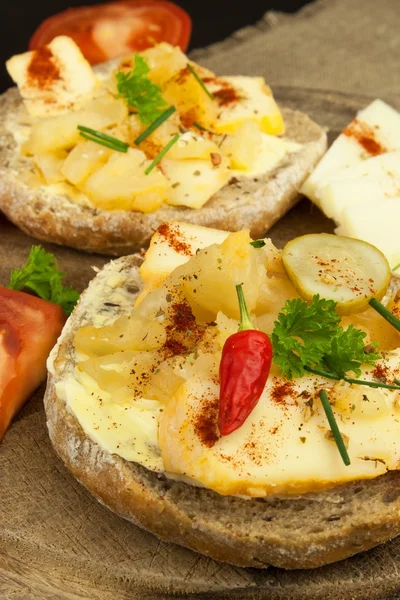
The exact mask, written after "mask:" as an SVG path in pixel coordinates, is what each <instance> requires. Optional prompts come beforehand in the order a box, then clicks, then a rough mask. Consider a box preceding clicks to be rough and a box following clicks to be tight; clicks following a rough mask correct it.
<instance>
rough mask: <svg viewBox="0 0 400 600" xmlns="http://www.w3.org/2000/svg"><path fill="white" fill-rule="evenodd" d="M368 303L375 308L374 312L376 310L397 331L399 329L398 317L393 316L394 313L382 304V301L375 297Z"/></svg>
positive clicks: (399, 320)
mask: <svg viewBox="0 0 400 600" xmlns="http://www.w3.org/2000/svg"><path fill="white" fill-rule="evenodd" d="M369 305H370V306H372V308H373V309H374V310H376V312H378V313H379V314H380V315H381V316H382V317H383V318H384V319H386V321H387V322H388V323H390V325H393V327H394V328H395V329H397V331H400V319H398V318H397V317H395V316H394V314H393V313H391V312H390V310H388V309H387V308H386V306H384V305H383V304H382V302H379V300H377V299H376V298H371V300H370V301H369Z"/></svg>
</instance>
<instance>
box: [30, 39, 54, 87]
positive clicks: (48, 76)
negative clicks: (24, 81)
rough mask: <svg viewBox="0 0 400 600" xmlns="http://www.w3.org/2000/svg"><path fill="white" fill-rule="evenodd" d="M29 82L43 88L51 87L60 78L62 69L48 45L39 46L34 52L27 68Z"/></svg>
mask: <svg viewBox="0 0 400 600" xmlns="http://www.w3.org/2000/svg"><path fill="white" fill-rule="evenodd" d="M27 73H28V80H29V84H30V85H32V86H36V87H38V88H40V89H41V90H46V89H49V88H50V87H51V86H52V85H53V83H54V82H55V81H57V80H59V79H60V69H59V67H58V65H57V61H56V59H55V57H54V55H53V53H52V51H51V50H50V48H49V47H48V46H43V47H42V48H38V49H37V50H35V51H34V52H33V54H32V58H31V61H30V63H29V65H28V69H27Z"/></svg>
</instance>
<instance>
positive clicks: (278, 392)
mask: <svg viewBox="0 0 400 600" xmlns="http://www.w3.org/2000/svg"><path fill="white" fill-rule="evenodd" d="M271 398H272V400H273V401H274V402H277V403H278V404H286V403H287V400H288V398H289V399H290V404H297V392H296V391H295V390H294V382H293V381H286V382H285V383H278V381H277V380H276V379H275V378H274V384H273V386H272V389H271Z"/></svg>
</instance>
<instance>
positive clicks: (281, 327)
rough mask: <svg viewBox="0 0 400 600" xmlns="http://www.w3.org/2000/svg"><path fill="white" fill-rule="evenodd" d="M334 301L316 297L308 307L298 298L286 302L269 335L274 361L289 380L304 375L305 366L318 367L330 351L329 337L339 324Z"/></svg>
mask: <svg viewBox="0 0 400 600" xmlns="http://www.w3.org/2000/svg"><path fill="white" fill-rule="evenodd" d="M335 306H336V304H335V302H334V301H333V300H325V299H324V298H320V297H319V296H318V295H316V296H314V297H313V300H312V303H311V304H310V305H308V304H307V302H305V301H304V300H302V299H301V298H295V299H294V300H287V301H286V304H285V306H284V307H283V309H282V311H281V312H280V313H279V315H278V320H277V321H275V324H274V330H273V332H272V336H271V338H272V344H273V350H274V362H275V363H276V364H277V365H278V366H279V367H280V369H281V371H282V374H283V375H285V376H286V377H288V379H291V378H292V377H293V376H295V377H301V376H302V375H304V365H309V366H314V365H315V364H319V363H320V362H321V360H322V357H323V356H324V355H325V354H326V353H328V352H329V349H330V346H331V341H330V340H331V337H332V335H333V334H334V332H335V329H336V328H337V325H338V323H339V321H340V317H339V315H338V314H337V313H336V310H335Z"/></svg>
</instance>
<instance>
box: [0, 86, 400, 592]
mask: <svg viewBox="0 0 400 600" xmlns="http://www.w3.org/2000/svg"><path fill="white" fill-rule="evenodd" d="M275 93H276V96H277V98H278V100H279V101H280V102H281V103H282V104H285V105H287V106H290V107H292V108H298V109H300V110H303V111H304V112H307V113H308V114H309V115H311V116H312V117H313V118H314V119H315V120H317V121H318V122H319V123H320V124H322V125H325V126H326V127H328V128H329V129H330V140H331V141H332V139H334V138H335V137H336V135H337V132H338V131H340V129H341V128H343V126H345V125H346V124H347V123H348V122H349V121H350V120H351V118H352V117H353V116H354V113H355V111H356V110H357V109H359V108H361V107H362V106H365V105H366V104H367V103H368V101H369V99H368V98H363V97H358V96H347V95H343V94H337V93H328V92H322V91H315V90H304V89H303V90H299V89H297V90H296V89H291V88H280V89H277V90H275ZM387 100H389V101H391V103H392V104H394V105H396V102H395V101H394V100H393V99H387ZM397 107H400V102H397ZM332 230H333V226H332V222H331V221H329V220H328V219H326V218H325V217H324V216H323V215H322V214H321V213H320V212H319V211H318V210H317V209H315V208H313V207H312V206H311V204H310V203H309V202H307V201H305V200H303V201H302V202H300V203H299V204H298V205H297V206H296V207H295V208H294V209H293V210H292V211H291V212H290V213H289V214H288V215H286V217H285V218H284V219H282V220H281V221H280V223H278V224H277V225H276V226H275V227H274V228H273V229H272V230H271V232H270V235H271V237H272V239H273V241H274V242H275V244H276V245H278V246H282V245H283V244H284V243H285V242H286V241H287V240H289V239H291V238H292V237H295V236H296V235H299V234H302V233H308V232H322V231H332ZM33 243H35V241H34V240H33V239H32V238H29V237H28V236H26V235H24V234H23V233H21V232H20V231H18V230H17V229H16V228H15V227H14V226H13V225H11V224H10V223H9V222H7V221H6V220H5V219H4V218H2V217H0V284H6V283H7V282H8V278H9V273H10V269H12V268H15V267H19V266H20V265H22V263H23V262H24V261H25V260H26V257H27V255H28V252H29V249H30V246H31V245H32V244H33ZM44 246H45V247H46V249H48V250H51V251H52V252H54V254H55V255H56V257H57V259H58V260H59V263H60V265H61V267H62V269H63V270H64V271H65V272H66V273H67V276H68V277H67V279H68V283H69V284H71V285H73V286H74V287H76V288H77V289H79V290H83V289H84V288H85V287H86V285H87V283H88V281H89V280H90V279H91V278H92V277H93V275H94V271H93V269H92V267H93V266H95V267H101V266H102V265H103V264H104V263H105V262H106V259H104V258H103V257H100V256H96V255H88V254H83V253H79V252H76V251H74V250H70V249H67V248H60V247H57V246H53V245H51V244H44ZM43 393H44V388H43V387H42V388H41V389H39V390H38V391H37V392H36V394H35V395H34V397H33V399H32V401H31V402H30V403H29V404H28V406H27V407H26V408H25V409H24V410H23V411H22V413H21V414H20V416H19V417H18V419H17V420H16V421H15V423H14V424H13V426H12V427H11V429H10V430H9V431H8V433H7V434H6V436H5V439H4V441H3V443H2V444H1V445H0V600H45V599H46V600H50V599H51V600H57V599H59V600H125V599H126V600H128V599H129V600H134V599H136V598H159V599H162V598H166V597H167V596H168V595H169V594H173V595H174V597H175V598H185V597H188V595H189V596H191V597H195V598H204V599H214V598H215V599H219V598H245V599H250V598H251V599H259V598H260V599H261V598H262V599H268V600H283V599H284V600H316V599H320V598H324V599H325V600H331V599H332V600H358V599H364V598H370V599H371V600H372V599H374V598H377V599H378V598H380V599H383V598H385V600H395V599H396V598H397V599H398V598H400V595H398V594H397V591H400V538H398V540H394V541H392V542H390V543H387V544H385V545H382V546H380V547H378V548H376V549H374V550H371V551H369V552H366V553H363V554H361V555H358V556H356V557H354V558H351V559H347V560H345V561H342V562H340V563H337V564H334V565H330V566H327V567H324V568H320V569H316V570H313V571H283V570H280V569H276V568H270V569H266V570H257V569H240V568H235V567H231V566H229V565H223V564H219V563H216V562H215V561H213V560H210V559H208V558H205V557H202V556H200V555H198V554H196V553H194V552H192V551H190V550H186V549H184V548H180V547H178V546H175V545H173V544H167V543H164V542H160V541H159V540H157V539H156V538H155V537H154V536H152V535H151V534H149V533H146V532H144V531H142V530H140V529H138V528H136V527H134V526H133V525H132V524H130V523H128V522H126V521H124V520H123V519H121V518H119V517H117V516H115V515H114V514H113V513H111V512H110V511H109V510H107V509H106V508H104V507H103V506H101V505H100V504H99V503H98V502H97V501H96V500H94V499H93V498H92V497H91V496H90V494H89V493H88V492H87V491H86V490H85V489H84V488H83V487H82V486H81V485H80V484H78V483H77V482H76V481H75V479H74V478H73V477H72V475H70V473H69V472H68V471H67V470H66V469H65V468H64V466H63V464H62V463H61V462H60V460H58V459H57V458H56V456H55V455H54V454H53V451H52V448H51V445H50V442H49V439H48V436H47V430H46V423H45V415H44V411H43V406H42V397H43Z"/></svg>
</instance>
